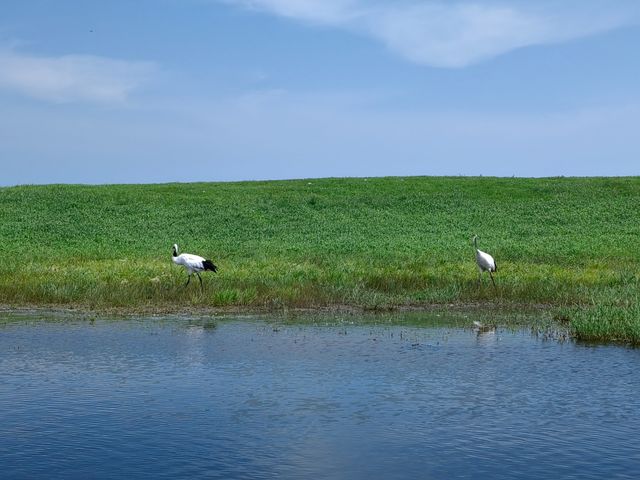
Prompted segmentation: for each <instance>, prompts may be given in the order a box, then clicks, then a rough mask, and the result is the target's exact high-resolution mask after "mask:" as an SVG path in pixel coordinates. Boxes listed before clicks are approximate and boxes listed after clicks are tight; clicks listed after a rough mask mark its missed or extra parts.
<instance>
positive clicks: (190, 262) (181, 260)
mask: <svg viewBox="0 0 640 480" xmlns="http://www.w3.org/2000/svg"><path fill="white" fill-rule="evenodd" d="M172 260H173V263H175V264H176V265H182V266H183V267H184V268H185V270H186V271H187V274H188V275H189V277H188V279H187V283H186V284H185V285H184V286H185V287H186V286H187V285H189V282H190V281H191V274H193V273H195V274H196V275H197V276H198V279H199V280H200V288H203V287H202V277H200V272H206V271H207V270H208V271H210V272H214V273H215V272H217V271H218V267H216V266H215V265H214V264H213V262H212V261H211V260H207V259H205V258H202V257H201V256H199V255H192V254H191V253H181V254H180V255H178V245H177V244H174V245H173V257H172Z"/></svg>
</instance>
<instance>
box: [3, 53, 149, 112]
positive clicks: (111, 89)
mask: <svg viewBox="0 0 640 480" xmlns="http://www.w3.org/2000/svg"><path fill="white" fill-rule="evenodd" d="M155 70H156V67H155V65H154V64H153V63H150V62H128V61H123V60H114V59H110V58H104V57H97V56H92V55H63V56H59V57H41V56H32V55H25V54H20V53H17V52H15V51H14V50H11V49H8V50H0V89H3V90H8V91H14V92H19V93H21V94H23V95H25V96H28V97H32V98H37V99H41V100H46V101H51V102H57V103H67V102H96V103H107V104H113V103H122V102H124V101H126V99H127V97H128V96H129V95H130V94H131V92H132V91H133V90H134V89H136V88H137V87H139V86H140V85H141V84H142V83H144V82H146V81H147V80H148V79H149V78H150V76H151V75H152V74H153V73H154V71H155Z"/></svg>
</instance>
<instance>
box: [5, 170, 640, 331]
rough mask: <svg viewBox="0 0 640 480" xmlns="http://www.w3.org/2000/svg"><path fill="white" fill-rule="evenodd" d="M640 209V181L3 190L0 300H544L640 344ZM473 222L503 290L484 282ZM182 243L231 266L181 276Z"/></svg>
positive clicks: (412, 303) (378, 304) (145, 304)
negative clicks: (177, 254) (176, 249)
mask: <svg viewBox="0 0 640 480" xmlns="http://www.w3.org/2000/svg"><path fill="white" fill-rule="evenodd" d="M639 207H640V178H592V179H578V178H557V179H497V178H428V177H411V178H379V179H367V180H365V179H322V180H298V181H277V182H241V183H206V184H167V185H143V186H131V185H113V186H62V185H51V186H23V187H11V188H0V241H1V242H2V250H3V254H2V257H1V260H0V303H1V304H4V305H9V306H34V305H35V306H58V307H80V308H90V309H99V310H100V309H104V310H107V309H121V310H131V311H145V310H146V311H176V310H181V309H187V308H209V307H233V308H240V309H248V310H250V309H265V308H266V309H281V308H295V307H311V308H316V307H332V306H353V307H357V308H364V309H386V308H391V307H422V306H432V305H450V304H454V305H461V306H464V305H469V304H474V305H476V304H477V305H480V306H481V307H484V308H486V309H490V308H496V307H497V308H501V309H505V308H506V309H508V308H527V307H539V306H543V307H544V308H545V309H546V311H548V312H551V313H552V314H554V315H557V316H558V317H562V318H566V319H568V320H569V321H570V322H571V327H572V329H573V331H574V332H575V333H576V335H577V336H578V337H579V338H584V339H593V340H611V339H613V340H621V341H630V342H633V343H640V298H639V292H640V290H639V287H640V208H639ZM473 233H478V235H480V237H481V238H480V248H481V249H483V250H485V251H488V252H489V253H491V254H492V255H494V257H495V258H496V259H497V262H498V267H499V271H498V274H497V282H498V289H497V290H494V289H493V288H492V287H491V285H490V283H489V279H488V277H487V278H484V279H483V282H484V283H483V285H482V287H480V288H478V286H477V284H476V282H477V273H476V272H477V271H476V267H475V263H474V254H473V250H472V247H471V245H470V241H469V240H470V238H471V235H472V234H473ZM173 243H178V244H179V245H180V247H181V249H183V250H184V251H186V252H192V253H198V254H201V255H203V256H207V257H211V258H212V259H213V260H214V262H215V263H217V264H218V266H219V268H220V271H219V274H217V275H213V274H210V273H207V274H206V275H203V277H205V278H204V280H205V289H204V292H201V291H200V289H199V288H198V283H197V281H196V283H193V282H192V284H191V285H189V288H188V289H184V288H183V287H182V284H183V283H184V281H185V279H186V277H185V274H184V272H183V270H182V269H181V268H179V267H176V266H175V265H173V264H172V263H171V260H170V254H171V245H172V244H173ZM196 280H197V279H196Z"/></svg>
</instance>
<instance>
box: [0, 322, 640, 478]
mask: <svg viewBox="0 0 640 480" xmlns="http://www.w3.org/2000/svg"><path fill="white" fill-rule="evenodd" d="M0 468H1V470H0V477H2V478H3V479H7V478H9V479H10V478H125V477H126V478H145V477H146V478H160V477H164V478H197V477H200V478H204V477H206V478H224V479H228V478H283V479H298V478H309V479H311V478H313V479H334V478H335V479H341V478H349V479H360V478H361V479H372V478H373V479H377V478H380V479H396V478H443V479H444V478H447V479H448V478H474V479H478V478H491V479H496V478H531V479H539V478H554V479H560V478H580V479H583V478H638V477H639V476H640V350H633V349H627V348H622V347H614V346H610V347H602V346H600V347H594V346H585V345H578V344H574V343H570V342H569V343H558V342H555V341H542V340H540V339H537V338H536V337H535V336H532V335H531V334H530V333H529V332H528V331H520V332H511V331H508V330H498V331H497V333H488V334H484V335H479V336H478V335H477V334H476V333H475V332H474V331H473V330H471V329H456V328H453V329H452V328H434V327H429V328H426V327H408V326H388V325H347V326H344V325H340V326H317V325H284V324H277V323H274V322H272V321H261V320H256V319H225V320H222V321H216V323H215V324H214V323H211V322H206V321H198V320H193V319H192V320H188V319H173V320H166V319H165V320H158V319H146V320H139V321H130V320H127V321H123V320H118V321H107V320H98V321H95V322H93V323H90V322H88V321H82V322H80V321H73V320H71V321H62V322H61V321H57V322H43V321H42V320H41V319H29V317H23V318H22V319H18V320H15V319H13V320H11V321H8V322H7V321H5V322H4V323H2V325H0Z"/></svg>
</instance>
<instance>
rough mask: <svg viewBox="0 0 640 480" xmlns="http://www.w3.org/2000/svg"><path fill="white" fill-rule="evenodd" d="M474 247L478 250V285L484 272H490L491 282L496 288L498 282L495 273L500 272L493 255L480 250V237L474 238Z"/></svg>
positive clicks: (475, 236)
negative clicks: (495, 279) (494, 277)
mask: <svg viewBox="0 0 640 480" xmlns="http://www.w3.org/2000/svg"><path fill="white" fill-rule="evenodd" d="M473 246H474V248H475V249H476V263H477V264H478V283H480V279H481V277H482V272H489V277H491V282H492V283H493V286H494V287H495V286H496V282H495V281H494V280H493V274H492V273H493V272H497V271H498V265H496V261H495V260H494V259H493V257H492V256H491V255H489V254H488V253H486V252H483V251H482V250H479V249H478V236H477V235H474V236H473Z"/></svg>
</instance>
